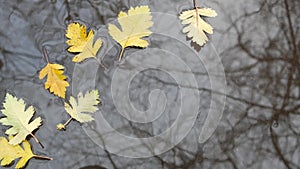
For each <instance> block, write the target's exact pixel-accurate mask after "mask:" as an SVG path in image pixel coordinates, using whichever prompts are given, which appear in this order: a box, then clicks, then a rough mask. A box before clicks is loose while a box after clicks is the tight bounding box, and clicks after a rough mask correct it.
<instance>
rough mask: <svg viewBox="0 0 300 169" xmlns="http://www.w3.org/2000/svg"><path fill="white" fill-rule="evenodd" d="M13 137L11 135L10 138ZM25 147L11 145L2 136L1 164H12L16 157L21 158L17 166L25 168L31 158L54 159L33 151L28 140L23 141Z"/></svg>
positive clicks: (0, 143)
mask: <svg viewBox="0 0 300 169" xmlns="http://www.w3.org/2000/svg"><path fill="white" fill-rule="evenodd" d="M11 138H12V137H11V136H10V139H11ZM22 146H23V148H22V147H21V146H20V145H11V144H9V142H8V141H7V140H6V138H4V137H0V147H1V148H0V161H1V166H7V165H10V164H11V163H12V162H13V161H14V160H15V159H18V158H21V159H20V160H19V162H18V163H17V165H16V168H17V169H18V168H23V167H24V166H25V165H26V164H27V162H28V161H29V160H30V159H31V158H40V159H46V160H52V158H49V157H43V156H38V155H35V154H33V153H32V150H31V146H30V144H29V142H28V141H27V140H24V141H23V144H22Z"/></svg>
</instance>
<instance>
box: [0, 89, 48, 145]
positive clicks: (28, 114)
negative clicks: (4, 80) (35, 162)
mask: <svg viewBox="0 0 300 169" xmlns="http://www.w3.org/2000/svg"><path fill="white" fill-rule="evenodd" d="M25 107H26V105H25V103H24V101H23V100H22V99H19V100H18V99H17V98H16V97H14V96H12V95H10V94H9V93H7V94H6V97H5V102H4V104H3V109H2V110H1V112H2V113H3V115H5V116H6V117H4V118H1V119H0V123H1V124H3V125H7V126H11V128H10V129H8V130H6V132H5V134H7V135H12V136H14V137H13V138H12V139H11V140H10V141H9V143H10V144H12V145H17V144H20V143H21V142H22V141H23V140H25V139H26V137H27V136H28V135H32V132H33V131H34V130H35V129H37V128H38V127H39V126H40V125H41V124H42V119H41V118H40V117H38V118H36V119H34V120H33V121H32V122H30V119H31V118H32V117H33V114H34V108H33V107H32V106H30V107H28V108H27V109H25Z"/></svg>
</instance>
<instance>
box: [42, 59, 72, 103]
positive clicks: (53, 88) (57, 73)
mask: <svg viewBox="0 0 300 169" xmlns="http://www.w3.org/2000/svg"><path fill="white" fill-rule="evenodd" d="M63 69H64V67H63V66H62V65H59V64H50V63H48V64H47V65H46V66H45V67H44V68H43V69H42V70H41V71H40V75H39V78H40V79H43V78H44V77H45V76H46V75H47V80H46V82H45V89H49V90H50V92H53V93H54V94H55V95H57V96H59V97H62V98H65V95H66V90H67V89H66V88H67V87H68V86H69V83H68V82H67V81H66V78H67V77H66V76H64V75H63Z"/></svg>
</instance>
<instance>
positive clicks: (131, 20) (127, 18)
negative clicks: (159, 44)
mask: <svg viewBox="0 0 300 169" xmlns="http://www.w3.org/2000/svg"><path fill="white" fill-rule="evenodd" d="M151 19H152V16H151V13H150V8H149V7H148V6H139V7H136V8H132V7H131V8H130V9H129V11H128V14H127V13H125V12H120V13H119V17H118V21H119V24H120V26H121V29H119V28H117V26H115V25H113V24H109V25H108V32H109V34H110V35H111V36H112V37H113V39H114V40H116V41H117V42H118V43H119V44H120V45H121V47H122V51H121V54H120V57H119V61H120V60H121V59H122V55H123V51H124V49H125V48H126V47H133V46H134V47H141V48H145V47H147V46H148V45H149V43H148V42H147V41H146V40H143V39H141V38H144V37H147V36H149V35H151V34H152V32H151V31H150V30H149V28H150V27H151V26H152V25H153V22H152V21H151Z"/></svg>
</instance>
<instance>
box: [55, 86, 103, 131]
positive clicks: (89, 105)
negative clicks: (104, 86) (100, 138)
mask: <svg viewBox="0 0 300 169" xmlns="http://www.w3.org/2000/svg"><path fill="white" fill-rule="evenodd" d="M69 102H70V104H68V103H65V110H66V111H67V113H68V114H69V115H70V116H71V118H70V119H69V120H68V121H67V122H66V123H65V124H61V123H60V124H58V125H57V129H58V130H64V129H65V128H66V125H68V123H69V122H70V121H71V120H72V119H75V120H77V121H79V122H80V123H85V122H90V121H93V120H94V118H93V117H92V115H91V114H90V113H95V112H96V111H97V110H98V107H97V105H98V104H99V103H100V101H99V93H98V90H91V91H90V92H87V93H86V94H85V95H83V94H82V93H81V92H80V93H79V94H78V96H77V101H76V99H75V98H74V97H70V100H69Z"/></svg>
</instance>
